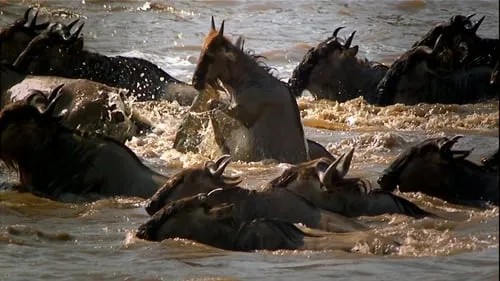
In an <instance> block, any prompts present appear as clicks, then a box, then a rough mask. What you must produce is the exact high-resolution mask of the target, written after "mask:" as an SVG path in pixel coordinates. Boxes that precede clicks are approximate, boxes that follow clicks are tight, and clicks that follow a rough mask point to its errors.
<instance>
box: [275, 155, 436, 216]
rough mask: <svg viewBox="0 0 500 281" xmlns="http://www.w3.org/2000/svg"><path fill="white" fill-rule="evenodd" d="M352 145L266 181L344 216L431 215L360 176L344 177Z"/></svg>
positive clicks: (350, 156)
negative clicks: (342, 151)
mask: <svg viewBox="0 0 500 281" xmlns="http://www.w3.org/2000/svg"><path fill="white" fill-rule="evenodd" d="M353 153H354V148H352V149H351V150H350V151H349V152H348V153H344V154H343V155H342V156H340V157H339V158H338V159H337V160H336V161H332V160H330V159H324V158H322V159H317V160H313V161H309V162H305V163H302V164H300V165H295V166H292V167H290V168H288V169H286V170H285V171H284V172H283V173H282V174H281V175H280V176H279V177H277V178H275V179H274V180H272V181H271V182H269V184H268V185H269V188H283V189H287V190H290V191H292V192H294V193H295V194H297V195H299V196H301V197H303V198H304V199H306V200H307V201H308V202H311V203H312V204H313V205H315V206H317V207H318V208H321V209H325V210H328V211H331V212H334V213H337V214H341V215H344V216H346V217H358V216H378V215H382V214H403V215H407V216H412V217H416V218H422V217H426V216H431V217H433V216H434V215H433V214H431V213H429V212H427V211H424V210H422V209H420V208H419V207H418V206H416V205H415V204H413V203H412V202H410V201H408V200H406V199H404V198H402V197H399V196H397V195H395V194H392V193H391V192H388V191H385V190H381V189H378V188H373V187H372V185H371V183H370V182H369V181H367V180H364V179H361V178H345V175H347V172H348V171H349V167H350V165H351V160H352V156H353Z"/></svg>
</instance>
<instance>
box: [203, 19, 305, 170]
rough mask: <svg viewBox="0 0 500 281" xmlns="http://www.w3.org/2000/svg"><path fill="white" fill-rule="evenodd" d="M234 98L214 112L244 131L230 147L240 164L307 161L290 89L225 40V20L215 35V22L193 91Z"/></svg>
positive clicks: (297, 115)
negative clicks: (211, 90)
mask: <svg viewBox="0 0 500 281" xmlns="http://www.w3.org/2000/svg"><path fill="white" fill-rule="evenodd" d="M218 81H220V82H221V84H222V85H223V86H224V87H225V88H226V89H227V91H228V92H229V94H230V95H231V96H232V101H233V102H232V103H231V104H230V105H228V106H222V107H218V108H216V109H214V111H220V112H222V113H223V114H225V115H227V116H229V117H230V118H232V119H235V120H237V121H238V122H240V123H241V124H242V126H243V127H244V128H242V130H241V131H240V133H241V135H238V136H237V138H235V137H233V136H228V137H227V138H228V139H229V138H231V137H232V138H233V139H234V140H235V141H236V142H237V143H236V144H232V145H228V148H229V149H230V150H231V151H230V154H231V155H232V156H233V157H234V158H235V159H237V160H242V161H260V160H262V159H275V160H277V161H280V162H289V163H299V162H302V161H305V160H306V159H308V152H307V145H306V140H305V138H304V130H303V128H302V123H301V120H300V113H299V109H298V106H297V102H296V101H295V98H294V97H293V96H292V95H291V94H290V92H289V90H288V88H287V86H286V84H285V83H283V82H282V81H280V80H278V79H277V78H276V77H274V76H273V75H272V74H270V73H269V71H268V69H266V68H265V67H262V66H261V65H260V64H259V63H258V62H257V61H256V60H255V58H254V57H253V56H250V55H248V54H247V53H245V52H244V51H243V50H241V48H240V47H238V46H235V45H233V44H232V43H231V41H230V40H228V39H227V38H226V37H224V21H223V22H222V24H221V27H220V29H219V30H218V31H217V30H216V28H215V24H214V21H213V17H212V25H211V28H210V30H209V32H208V34H207V36H206V37H205V40H204V42H203V45H202V50H201V54H200V58H199V61H198V64H197V66H196V69H195V72H194V74H193V86H194V87H195V88H196V89H198V90H204V89H205V88H206V87H207V86H212V87H214V88H220V86H219V84H218Z"/></svg>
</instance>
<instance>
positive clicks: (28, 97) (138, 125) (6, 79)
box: [0, 64, 152, 142]
mask: <svg viewBox="0 0 500 281" xmlns="http://www.w3.org/2000/svg"><path fill="white" fill-rule="evenodd" d="M0 78H1V83H0V93H1V99H0V108H2V107H4V106H6V105H7V104H9V103H12V102H15V101H28V102H30V103H32V104H33V105H35V106H37V107H38V108H39V109H43V108H44V107H46V106H47V105H48V104H49V103H50V98H51V97H50V96H49V94H50V93H51V92H54V94H53V95H52V98H54V97H55V93H61V94H62V95H63V98H62V100H61V101H60V102H59V103H58V104H59V105H62V104H64V107H65V108H66V109H67V110H68V111H67V112H66V114H65V115H64V120H63V123H64V124H65V125H66V126H68V127H70V128H79V129H80V130H82V131H95V132H100V133H102V134H104V135H107V136H109V137H112V138H114V139H116V140H118V141H120V142H124V141H126V140H128V139H130V138H131V137H132V136H136V135H139V134H141V133H144V132H146V131H149V130H150V129H151V128H152V124H150V122H149V121H147V120H145V119H144V118H143V117H141V116H140V115H139V114H138V113H137V112H135V111H134V110H133V109H132V108H131V106H130V104H128V103H126V102H125V95H126V90H123V89H117V88H113V87H109V86H106V85H104V84H100V83H97V82H93V81H89V80H84V79H68V78H61V77H53V76H30V75H25V74H21V73H18V72H17V71H15V70H14V69H12V67H11V66H9V65H5V64H0Z"/></svg>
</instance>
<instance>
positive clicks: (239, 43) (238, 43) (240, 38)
mask: <svg viewBox="0 0 500 281" xmlns="http://www.w3.org/2000/svg"><path fill="white" fill-rule="evenodd" d="M243 44H245V39H243V36H241V35H240V36H238V39H236V42H235V43H234V46H235V47H236V48H238V49H240V50H242V51H243Z"/></svg>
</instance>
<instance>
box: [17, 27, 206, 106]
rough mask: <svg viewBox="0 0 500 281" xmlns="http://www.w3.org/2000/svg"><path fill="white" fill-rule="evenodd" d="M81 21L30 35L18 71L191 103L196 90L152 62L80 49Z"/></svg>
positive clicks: (142, 97) (140, 96)
mask: <svg viewBox="0 0 500 281" xmlns="http://www.w3.org/2000/svg"><path fill="white" fill-rule="evenodd" d="M82 28H83V23H82V24H80V25H79V27H78V28H77V29H76V30H75V31H73V32H69V31H68V29H67V28H65V27H64V25H60V24H53V25H51V26H49V27H48V28H47V29H46V30H45V31H43V32H41V33H40V34H39V35H38V36H36V37H35V38H33V40H32V41H31V42H30V43H29V45H28V46H27V47H26V49H25V50H24V51H23V52H22V53H21V54H20V55H19V57H18V58H17V60H16V61H15V62H14V66H15V67H17V68H18V69H19V70H22V71H26V72H27V73H30V74H33V75H53V76H61V77H66V78H81V79H87V80H92V81H95V82H99V83H103V84H106V85H108V86H112V87H117V88H125V89H128V90H129V93H130V95H133V96H134V97H136V98H137V100H138V101H145V100H168V101H174V100H175V101H177V102H178V103H179V104H181V105H190V104H191V103H192V102H193V100H194V98H195V97H196V95H197V94H198V91H196V90H195V89H194V88H193V87H192V86H191V85H188V84H186V83H184V82H182V81H180V80H177V79H175V78H174V77H172V76H171V75H169V74H168V73H166V72H165V71H163V70H162V69H161V68H159V67H158V66H156V65H155V64H153V63H151V62H149V61H147V60H144V59H140V58H133V57H123V56H114V57H108V56H105V55H101V54H99V53H93V52H90V51H87V50H85V49H83V38H82V37H79V33H80V32H81V30H82Z"/></svg>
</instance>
